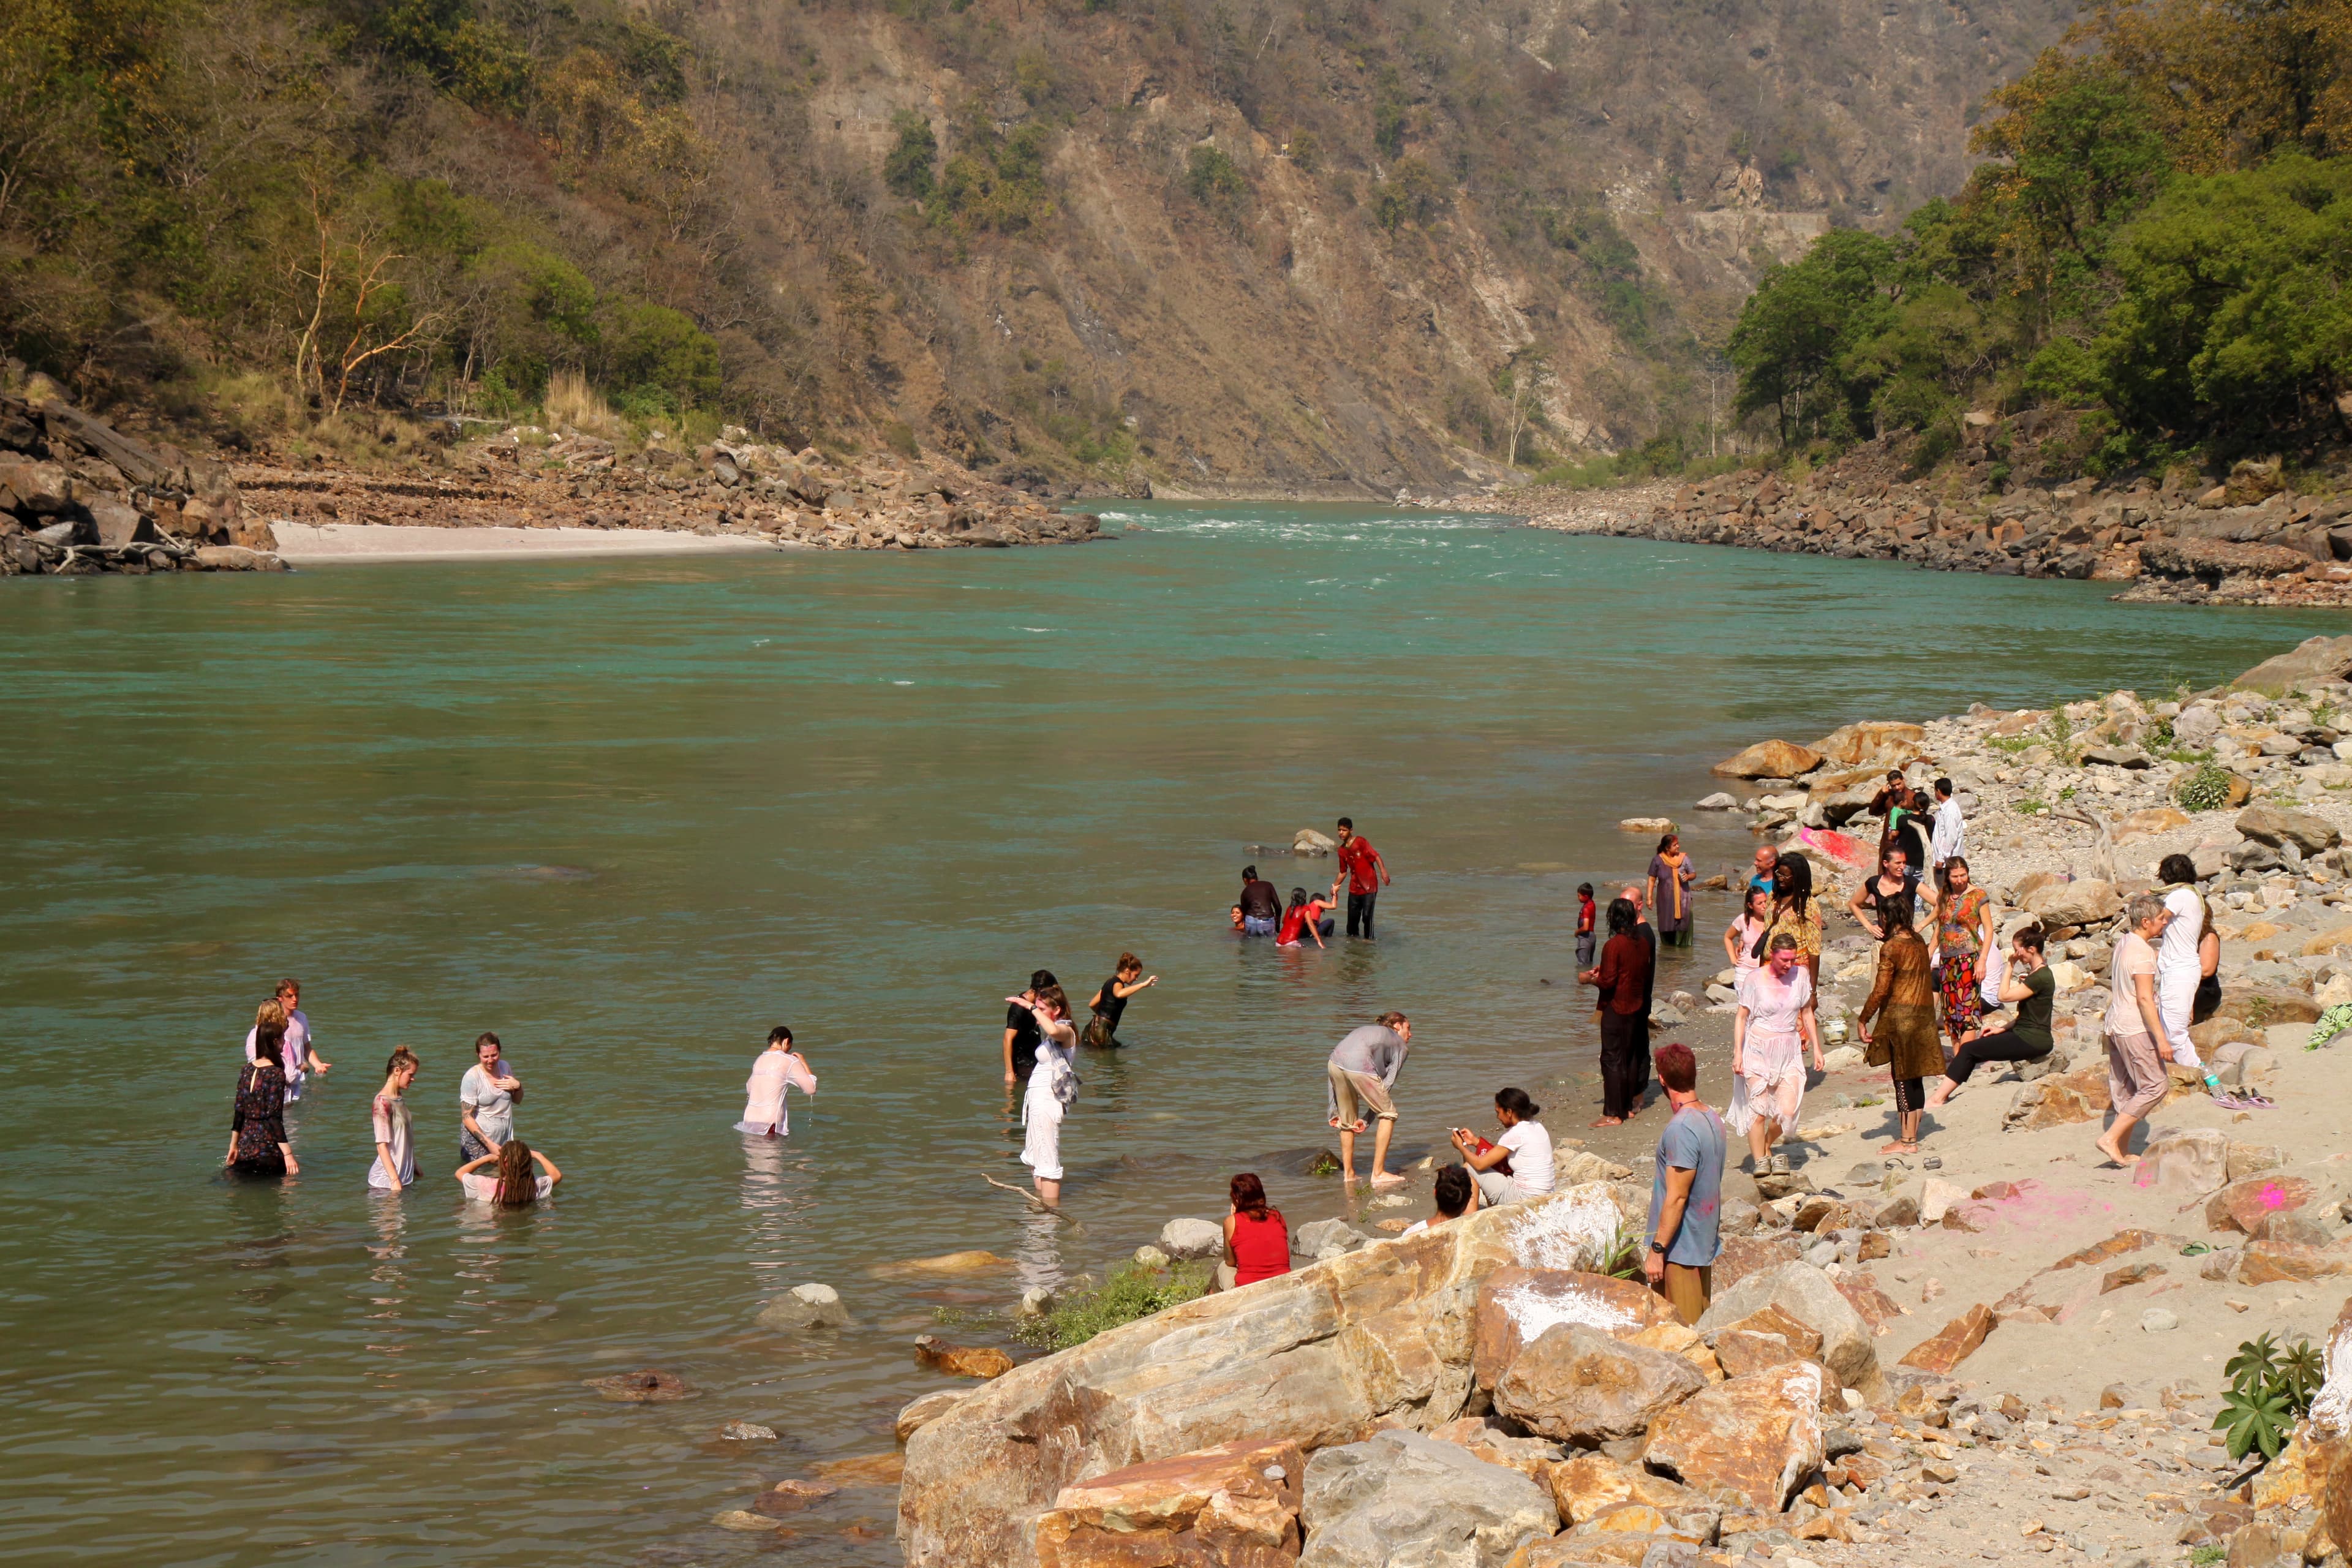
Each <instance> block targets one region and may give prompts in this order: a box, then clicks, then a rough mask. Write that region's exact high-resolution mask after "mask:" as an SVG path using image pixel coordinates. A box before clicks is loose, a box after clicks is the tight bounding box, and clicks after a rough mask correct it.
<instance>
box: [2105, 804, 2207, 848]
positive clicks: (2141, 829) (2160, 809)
mask: <svg viewBox="0 0 2352 1568" xmlns="http://www.w3.org/2000/svg"><path fill="white" fill-rule="evenodd" d="M2113 826H2114V831H2115V836H2116V843H2118V844H2123V843H2127V842H2129V841H2130V840H2132V839H2134V838H2152V837H2155V836H2156V835H2158V834H2159V833H2169V832H2171V831H2172V830H2173V829H2174V828H2176V827H2186V826H2189V814H2188V813H2187V812H2185V811H2183V810H2181V809H2180V808H2179V806H2173V805H2152V806H2149V807H2148V808H2147V810H2145V811H2133V812H2126V813H2125V814H2124V815H2123V816H2119V817H2117V818H2116V820H2115V822H2114V824H2113Z"/></svg>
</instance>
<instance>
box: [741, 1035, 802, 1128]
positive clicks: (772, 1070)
mask: <svg viewBox="0 0 2352 1568" xmlns="http://www.w3.org/2000/svg"><path fill="white" fill-rule="evenodd" d="M788 1089H799V1090H800V1091H801V1092H802V1093H803V1094H805V1095H807V1096H808V1097H809V1098H810V1099H812V1100H814V1099H815V1098H816V1074H814V1072H811V1071H810V1070H809V1065H808V1058H806V1057H803V1055H801V1053H800V1051H799V1049H798V1048H797V1047H794V1046H793V1032H792V1031H791V1030H790V1029H788V1028H786V1027H785V1026H783V1025H782V1024H779V1025H777V1026H775V1027H774V1028H772V1029H771V1030H769V1031H768V1048H767V1049H766V1050H764V1051H761V1053H760V1059H759V1060H757V1061H755V1062H753V1063H752V1064H751V1077H750V1078H747V1079H744V1080H743V1120H742V1121H738V1122H737V1123H736V1124H735V1131H738V1132H748V1133H750V1134H751V1135H752V1136H753V1137H755V1138H781V1137H782V1136H784V1135H785V1134H786V1133H788V1132H790V1131H792V1130H793V1119H792V1113H791V1112H790V1111H789V1110H786V1109H785V1107H784V1099H785V1093H786V1091H787V1090H788Z"/></svg>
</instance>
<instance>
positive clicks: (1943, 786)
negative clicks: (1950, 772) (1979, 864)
mask: <svg viewBox="0 0 2352 1568" xmlns="http://www.w3.org/2000/svg"><path fill="white" fill-rule="evenodd" d="M1968 843H1969V825H1968V821H1967V819H1966V818H1965V817H1963V816H1960V803H1959V799H1958V796H1956V795H1953V793H1952V781H1951V780H1949V779H1937V781H1936V831H1935V834H1934V836H1933V837H1930V838H1929V839H1928V841H1927V858H1928V859H1929V860H1930V861H1931V862H1932V863H1933V865H1934V868H1935V869H1937V870H1939V871H1940V870H1942V869H1943V868H1944V862H1945V861H1947V860H1949V859H1951V858H1954V857H1955V856H1958V858H1961V859H1966V858H1968V853H1969V849H1968Z"/></svg>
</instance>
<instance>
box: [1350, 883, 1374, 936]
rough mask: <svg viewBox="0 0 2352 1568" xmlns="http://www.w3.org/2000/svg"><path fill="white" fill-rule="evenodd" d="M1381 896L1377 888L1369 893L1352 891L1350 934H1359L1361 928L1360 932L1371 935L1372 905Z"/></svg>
mask: <svg viewBox="0 0 2352 1568" xmlns="http://www.w3.org/2000/svg"><path fill="white" fill-rule="evenodd" d="M1380 896H1381V895H1380V891H1379V889H1374V890H1372V891H1371V892H1369V893H1355V892H1351V893H1349V895H1348V934H1349V936H1355V935H1357V934H1359V931H1360V933H1361V934H1362V935H1363V936H1365V937H1366V938H1370V936H1371V934H1372V906H1373V904H1375V903H1377V902H1378V901H1379V900H1380Z"/></svg>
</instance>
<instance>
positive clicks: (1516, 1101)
mask: <svg viewBox="0 0 2352 1568" xmlns="http://www.w3.org/2000/svg"><path fill="white" fill-rule="evenodd" d="M1542 1109H1543V1108H1542V1107H1541V1106H1539V1105H1538V1104H1537V1103H1536V1102H1535V1101H1534V1100H1529V1099H1528V1095H1527V1091H1526V1090H1525V1089H1502V1090H1499V1091H1497V1092H1496V1096H1495V1121H1496V1123H1497V1124H1498V1125H1499V1126H1500V1127H1501V1128H1502V1130H1503V1136H1502V1138H1501V1140H1500V1141H1499V1142H1493V1143H1490V1142H1487V1141H1486V1139H1484V1138H1481V1137H1479V1136H1478V1134H1476V1133H1475V1132H1473V1131H1470V1130H1469V1129H1468V1128H1467V1127H1456V1128H1455V1129H1454V1147H1455V1148H1456V1149H1459V1150H1460V1151H1462V1163H1464V1164H1465V1165H1467V1166H1468V1167H1469V1168H1470V1179H1471V1180H1472V1181H1474V1182H1476V1183H1477V1184H1478V1196H1479V1198H1480V1199H1481V1200H1482V1201H1483V1202H1484V1204H1485V1205H1486V1207H1488V1208H1498V1207H1500V1206H1501V1205H1505V1204H1517V1203H1525V1202H1526V1201H1527V1200H1528V1199H1529V1198H1539V1197H1542V1196H1544V1195H1545V1194H1548V1193H1549V1192H1550V1191H1551V1189H1552V1185H1553V1184H1554V1182H1555V1180H1556V1177H1555V1175H1554V1171H1553V1165H1552V1156H1551V1134H1550V1133H1549V1132H1547V1131H1544V1127H1543V1123H1542V1122H1540V1121H1537V1120H1536V1117H1537V1115H1538V1113H1539V1112H1540V1111H1541V1110H1542Z"/></svg>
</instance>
